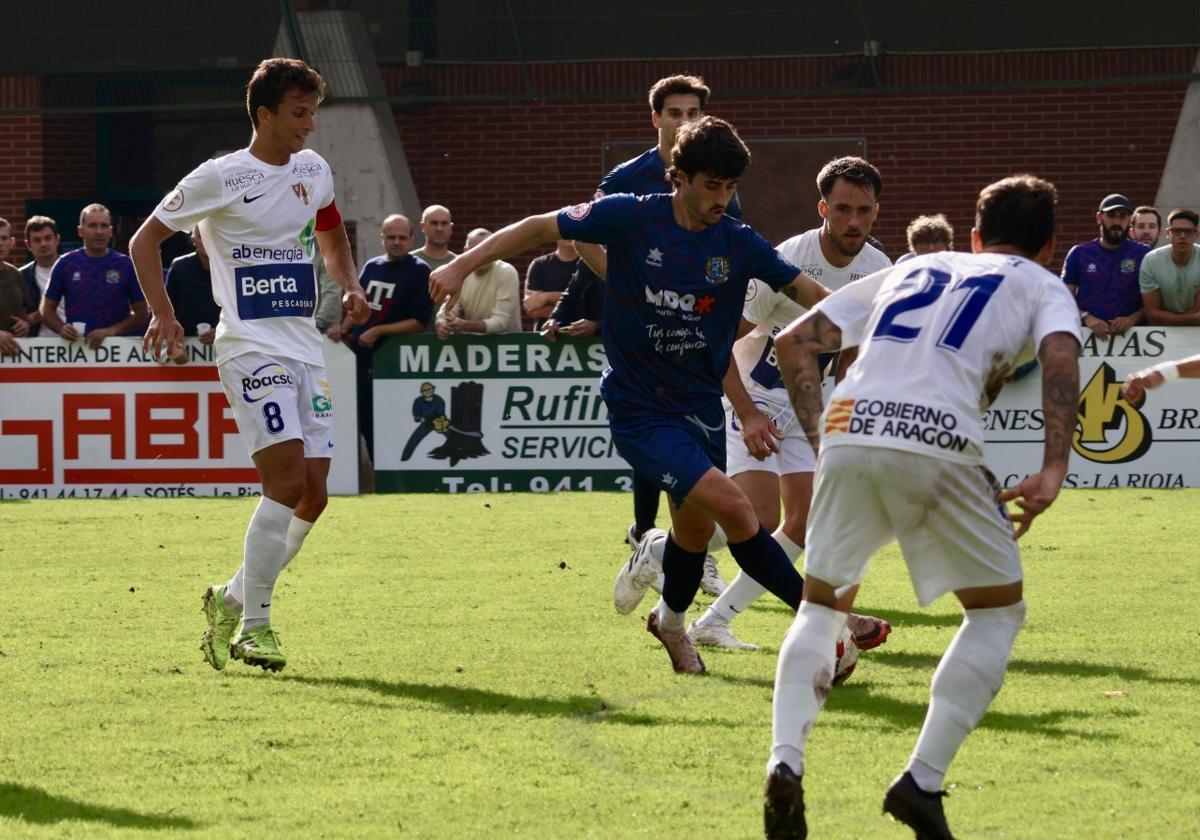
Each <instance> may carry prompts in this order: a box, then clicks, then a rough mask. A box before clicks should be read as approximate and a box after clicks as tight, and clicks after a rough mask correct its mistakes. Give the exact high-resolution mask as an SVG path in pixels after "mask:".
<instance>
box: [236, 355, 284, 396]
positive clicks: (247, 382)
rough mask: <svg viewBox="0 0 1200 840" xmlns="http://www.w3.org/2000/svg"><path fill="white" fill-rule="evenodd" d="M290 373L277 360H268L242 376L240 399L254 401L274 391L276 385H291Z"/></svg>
mask: <svg viewBox="0 0 1200 840" xmlns="http://www.w3.org/2000/svg"><path fill="white" fill-rule="evenodd" d="M292 384H294V383H293V382H292V377H291V374H289V373H288V372H287V370H285V369H284V367H283V365H281V364H279V363H278V362H268V363H267V364H265V365H263V366H261V367H259V368H257V369H256V370H255V371H254V372H253V373H251V374H250V375H249V376H243V377H242V399H243V400H245V401H246V402H248V403H256V402H258V401H259V400H263V399H266V398H267V397H269V396H271V394H273V393H275V386H276V385H292Z"/></svg>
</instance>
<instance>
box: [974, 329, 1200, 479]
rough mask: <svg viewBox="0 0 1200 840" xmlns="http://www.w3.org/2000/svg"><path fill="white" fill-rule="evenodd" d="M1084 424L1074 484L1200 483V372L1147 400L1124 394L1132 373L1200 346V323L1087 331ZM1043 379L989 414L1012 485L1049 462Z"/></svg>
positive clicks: (1013, 386)
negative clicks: (1107, 333) (1116, 332)
mask: <svg viewBox="0 0 1200 840" xmlns="http://www.w3.org/2000/svg"><path fill="white" fill-rule="evenodd" d="M1084 333H1085V336H1084V345H1083V354H1082V357H1081V358H1080V362H1079V387H1080V391H1081V393H1080V395H1079V425H1078V426H1077V427H1076V429H1075V437H1074V440H1073V443H1072V452H1071V463H1070V471H1069V472H1068V474H1067V478H1066V482H1065V486H1067V487H1102V488H1103V487H1143V488H1166V487H1200V445H1198V444H1200V379H1182V380H1179V381H1178V382H1174V383H1171V384H1170V385H1167V386H1165V387H1162V388H1159V389H1156V390H1154V391H1150V392H1149V394H1148V395H1147V396H1146V399H1145V401H1144V403H1143V404H1142V405H1140V406H1133V405H1129V404H1128V403H1126V402H1125V400H1123V399H1121V383H1122V382H1124V381H1125V377H1126V376H1127V375H1128V374H1130V373H1134V372H1136V371H1139V370H1141V369H1142V368H1146V367H1149V366H1150V365H1153V364H1156V363H1158V362H1162V361H1166V360H1168V359H1180V358H1185V357H1187V356H1194V355H1196V354H1197V353H1200V328H1196V327H1170V328H1166V327H1137V328H1135V329H1133V330H1130V331H1129V332H1128V333H1126V334H1125V335H1121V336H1113V337H1110V338H1105V339H1101V338H1097V337H1096V336H1095V335H1094V334H1093V333H1092V332H1091V331H1090V330H1086V329H1085V330H1084ZM1043 424H1044V419H1043V415H1042V381H1041V376H1040V375H1039V373H1038V372H1036V371H1035V372H1034V373H1033V374H1030V375H1029V376H1027V377H1025V378H1023V379H1021V380H1019V381H1017V382H1012V383H1009V384H1008V385H1006V386H1005V387H1004V390H1003V391H1001V392H1000V398H999V399H998V400H996V402H995V404H994V405H993V406H992V408H991V410H989V411H988V412H987V414H986V415H985V417H984V438H985V440H986V445H985V454H986V457H987V461H988V466H989V468H990V469H991V470H992V472H994V473H995V474H996V477H997V478H998V479H1000V481H1001V483H1003V484H1005V485H1009V484H1015V483H1016V482H1018V481H1020V480H1021V479H1022V478H1023V477H1025V476H1026V475H1028V474H1029V473H1032V472H1037V470H1038V469H1040V468H1041V464H1042V435H1043Z"/></svg>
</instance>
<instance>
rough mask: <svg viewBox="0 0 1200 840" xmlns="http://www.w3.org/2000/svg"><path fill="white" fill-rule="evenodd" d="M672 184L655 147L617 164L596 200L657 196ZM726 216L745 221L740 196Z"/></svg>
mask: <svg viewBox="0 0 1200 840" xmlns="http://www.w3.org/2000/svg"><path fill="white" fill-rule="evenodd" d="M672 189H673V188H672V186H671V182H670V181H668V180H667V167H666V166H664V165H663V162H662V158H660V157H659V156H658V146H652V147H650V148H649V149H647V150H646V151H644V152H642V153H641V154H640V155H638V156H637V157H635V158H630V159H629V160H627V161H625V162H624V163H621V164H618V165H617V166H616V167H614V168H613V171H612V172H609V173H608V174H607V175H605V176H604V180H603V181H601V182H600V186H599V187H598V188H597V196H596V197H597V198H600V197H601V196H604V195H616V194H617V193H629V194H631V195H657V194H658V193H669V192H671V190H672ZM725 213H726V214H727V215H729V216H733V218H735V219H740V218H742V204H741V202H739V201H738V197H737V193H734V195H733V198H732V199H731V200H730V201H729V206H728V207H726V208H725Z"/></svg>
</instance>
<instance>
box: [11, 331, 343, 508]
mask: <svg viewBox="0 0 1200 840" xmlns="http://www.w3.org/2000/svg"><path fill="white" fill-rule="evenodd" d="M20 344H21V354H20V355H18V356H4V355H0V499H14V498H15V499H35V498H36V499H45V498H99V497H119V496H163V497H169V496H250V495H257V494H258V493H259V492H260V491H261V488H260V486H259V483H258V473H257V472H256V471H255V469H254V464H253V463H252V462H251V460H250V456H249V454H248V453H247V451H246V447H245V445H244V444H243V443H242V441H241V438H240V437H238V433H237V426H236V425H235V424H234V421H233V415H232V412H231V411H230V409H229V403H228V401H227V400H226V398H225V392H224V391H223V390H222V389H221V383H220V381H219V379H218V377H217V367H216V364H215V360H214V356H213V349H212V347H211V346H204V345H202V344H200V343H199V342H198V341H197V340H196V339H188V340H187V345H186V346H187V352H188V356H189V360H188V362H187V363H186V364H182V365H177V364H160V363H158V362H155V361H154V360H153V359H151V358H150V357H149V356H146V355H145V354H143V353H142V341H141V339H140V338H109V339H106V340H105V341H104V343H103V344H102V345H101V346H100V347H98V348H96V349H95V350H93V349H91V348H89V347H87V346H86V344H84V343H83V342H81V341H77V342H68V341H64V340H63V339H61V338H57V337H55V338H44V339H42V338H38V339H23V340H21V342H20ZM323 345H324V348H325V365H326V371H327V373H328V374H329V382H330V387H331V389H332V392H333V396H332V402H333V404H334V412H333V416H334V450H333V462H332V464H331V465H330V472H329V491H330V492H331V493H338V494H351V493H357V492H358V433H357V424H358V412H357V406H356V400H355V374H354V355H353V354H352V353H351V352H350V351H349V350H347V349H346V348H345V347H343V346H342V345H340V344H334V343H333V342H330V341H326V342H323Z"/></svg>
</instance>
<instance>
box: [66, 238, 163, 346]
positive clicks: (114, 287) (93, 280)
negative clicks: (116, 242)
mask: <svg viewBox="0 0 1200 840" xmlns="http://www.w3.org/2000/svg"><path fill="white" fill-rule="evenodd" d="M45 296H46V298H48V299H49V300H53V301H60V300H63V298H64V297H65V298H66V304H67V321H68V322H75V321H82V322H84V323H85V324H86V325H87V326H86V330H87V332H91V331H92V330H97V329H103V328H105V327H111V326H112V325H113V324H116V323H119V322H120V321H123V320H124V319H125V318H126V316H128V315H129V311H130V308H131V306H132V305H133V304H135V303H139V302H141V301H143V300H145V299H146V298H145V297H144V296H143V295H142V289H141V287H140V286H139V285H138V282H137V275H136V274H135V273H134V270H133V261H132V260H131V259H129V257H128V256H126V255H125V254H122V253H120V252H119V251H114V250H112V249H111V248H110V249H109V250H108V252H107V253H106V254H105V255H104V256H103V257H90V256H88V253H87V251H85V250H84V249H83V248H78V249H76V250H74V251H71V252H69V253H66V254H63V255H62V256H61V257H59V258H58V262H56V263H55V264H54V268H52V269H50V285H49V286H47V287H46V295H45Z"/></svg>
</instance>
